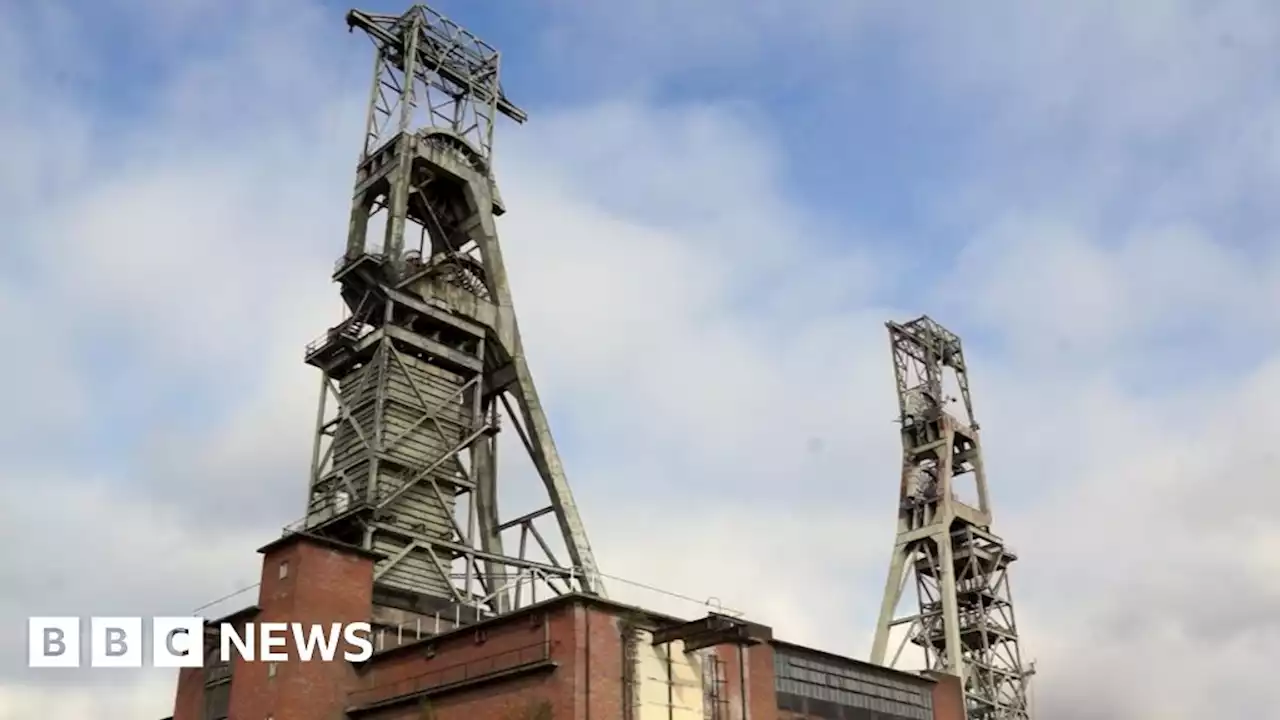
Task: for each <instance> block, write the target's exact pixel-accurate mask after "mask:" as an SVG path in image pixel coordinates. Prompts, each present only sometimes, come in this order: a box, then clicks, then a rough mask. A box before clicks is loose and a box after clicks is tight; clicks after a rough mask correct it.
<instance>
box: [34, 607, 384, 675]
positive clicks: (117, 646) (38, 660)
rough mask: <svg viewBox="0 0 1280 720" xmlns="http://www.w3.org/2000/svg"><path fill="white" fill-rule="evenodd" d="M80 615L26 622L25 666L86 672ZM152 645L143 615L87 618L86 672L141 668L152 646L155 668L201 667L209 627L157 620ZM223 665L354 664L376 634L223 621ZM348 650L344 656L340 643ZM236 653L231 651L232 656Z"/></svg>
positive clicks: (366, 628) (340, 626) (352, 627)
mask: <svg viewBox="0 0 1280 720" xmlns="http://www.w3.org/2000/svg"><path fill="white" fill-rule="evenodd" d="M80 629H81V620H80V618H78V617H33V618H29V619H28V631H29V633H30V634H29V637H28V649H27V664H28V665H29V666H30V667H37V668H75V667H80V666H81V662H80V661H81V650H82V643H81V640H82V639H83V637H82V635H81V632H80ZM150 629H151V633H150V639H151V642H150V643H147V642H146V640H145V638H144V636H143V632H142V630H143V619H142V618H140V617H95V618H89V634H88V641H87V646H88V649H89V664H88V666H89V667H124V668H137V667H142V666H143V649H144V648H146V647H148V646H149V647H150V660H151V666H152V667H168V668H173V667H177V668H183V667H202V666H203V665H204V661H205V657H206V653H205V621H204V619H203V618H198V617H157V618H152V619H151V623H150ZM217 635H218V659H219V660H220V661H221V662H224V663H225V662H231V661H232V660H233V659H234V658H236V657H239V658H240V659H242V660H244V661H246V662H284V661H287V660H289V659H290V652H289V650H290V649H292V650H293V654H294V656H296V657H297V659H298V660H300V661H302V662H312V661H313V660H319V661H321V662H333V661H334V660H335V659H337V657H338V656H339V654H341V657H342V659H344V660H347V661H349V662H361V661H364V660H368V659H369V658H370V657H372V656H373V640H372V637H373V628H372V627H371V626H370V624H369V623H367V622H358V623H330V624H308V623H247V624H244V625H242V626H240V627H236V626H234V625H231V624H229V623H222V624H221V625H220V626H219V627H218V629H217ZM343 641H345V644H346V645H347V648H348V649H345V650H343V651H342V652H341V653H339V647H340V646H341V645H342V644H343ZM233 648H234V652H233Z"/></svg>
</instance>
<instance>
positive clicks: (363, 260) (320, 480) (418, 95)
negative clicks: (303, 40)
mask: <svg viewBox="0 0 1280 720" xmlns="http://www.w3.org/2000/svg"><path fill="white" fill-rule="evenodd" d="M347 23H348V25H349V26H350V27H351V29H353V30H354V29H356V28H358V29H360V30H362V31H363V32H364V33H366V34H367V35H368V36H369V37H370V38H372V40H373V44H374V48H375V55H376V58H375V62H374V73H373V82H372V86H371V88H370V96H369V105H368V117H367V122H366V131H365V137H364V144H363V147H362V149H361V152H360V160H359V163H358V164H357V167H356V179H355V193H354V200H353V204H352V209H351V222H350V227H349V230H348V235H347V245H346V252H345V253H344V254H343V255H342V257H341V258H340V259H339V260H338V262H337V266H336V268H335V272H334V275H333V278H334V280H335V281H336V282H337V283H338V285H339V286H340V287H341V294H342V299H343V301H344V303H345V306H346V311H347V312H346V313H345V314H346V318H345V319H344V320H343V321H342V322H341V323H340V324H338V325H337V326H335V327H333V328H331V329H330V330H329V331H328V332H327V333H326V334H325V335H324V336H323V337H322V338H320V339H319V340H317V341H316V342H314V343H312V344H311V345H310V346H308V348H307V352H306V361H307V363H309V364H311V365H314V366H315V367H318V368H319V369H320V370H321V371H322V373H323V378H322V386H321V396H320V407H319V411H318V417H317V430H316V443H315V450H314V455H313V459H312V467H311V478H310V488H309V492H308V497H307V508H306V517H305V520H304V521H303V522H302V526H303V527H304V528H305V529H306V530H307V531H308V532H310V533H312V534H316V535H321V536H326V537H329V538H333V539H336V540H341V541H343V542H346V543H350V544H353V545H357V546H360V547H363V548H366V549H368V550H372V551H374V552H377V553H379V554H381V555H382V556H383V559H382V560H380V561H379V562H378V564H377V566H376V569H375V585H374V602H375V605H376V606H378V607H383V608H394V609H397V610H402V611H409V612H417V613H432V612H437V613H438V612H441V611H442V610H443V611H446V612H450V611H458V610H459V609H461V610H462V612H464V613H469V614H471V616H472V617H473V618H474V617H483V616H486V615H490V614H497V613H502V612H506V611H509V610H511V609H514V608H516V607H519V606H521V605H526V604H528V603H529V602H532V601H536V600H541V599H546V598H547V594H549V593H552V592H559V593H563V592H573V591H576V592H586V593H593V594H597V595H598V594H601V593H602V589H601V586H600V581H599V576H598V573H597V570H596V565H595V560H594V559H593V557H592V553H591V546H590V544H589V543H588V542H587V534H586V531H585V530H584V528H583V524H582V520H581V519H580V518H579V515H578V510H577V508H576V507H575V505H574V502H573V498H572V495H571V494H570V491H569V485H568V482H567V481H566V479H565V473H564V470H563V468H562V466H561V463H560V457H559V455H558V454H557V452H556V446H555V443H554V441H553V440H552V437H551V430H550V428H549V426H548V423H547V418H546V415H545V413H544V412H543V408H542V404H541V403H540V402H539V400H538V393H537V390H536V389H535V388H534V383H533V377H532V376H531V374H530V372H529V366H528V364H527V363H526V362H525V355H524V350H523V349H522V346H521V342H520V331H519V328H518V327H517V324H516V314H515V306H514V304H513V301H512V298H511V289H510V286H509V284H508V281H507V274H506V269H505V268H504V266H503V262H502V250H501V247H500V245H499V243H498V236H497V232H496V229H495V225H494V218H495V217H496V216H498V215H501V214H502V213H503V205H502V201H501V199H500V197H499V194H498V189H497V186H496V184H495V182H494V178H493V172H492V161H493V135H494V129H495V125H496V124H497V122H498V119H499V117H500V116H505V117H507V118H509V119H511V120H513V121H515V122H517V123H522V122H524V120H525V113H524V112H523V111H522V110H520V109H519V108H518V107H516V106H515V105H514V104H513V103H512V102H511V101H510V100H508V99H507V97H506V95H505V94H504V93H503V91H502V88H501V86H500V85H499V73H498V71H499V56H498V52H497V51H496V50H495V49H493V48H492V47H490V46H489V45H487V44H485V43H484V42H483V41H481V40H479V39H478V38H476V37H475V36H474V35H472V34H471V33H469V32H467V31H466V30H465V29H463V28H461V27H459V26H458V25H456V24H455V23H453V22H451V21H449V20H448V19H446V18H444V17H443V16H441V15H440V14H439V13H437V12H435V11H433V10H431V9H430V8H427V7H424V6H421V5H417V6H414V7H413V8H411V9H410V10H409V11H408V12H406V13H404V14H403V15H379V14H373V13H366V12H361V11H358V10H353V11H351V12H350V13H349V14H348V15H347ZM500 427H501V428H502V429H503V430H507V431H509V432H512V433H514V434H515V435H516V436H518V439H519V443H520V445H522V446H523V452H525V453H527V454H528V456H529V458H530V460H531V461H532V462H531V463H527V464H528V465H531V466H532V468H534V470H535V472H530V473H527V474H526V475H527V476H528V477H529V478H530V479H532V477H533V476H534V475H535V474H536V475H537V476H540V478H541V487H538V483H537V482H536V481H531V482H530V483H529V484H530V488H529V490H531V491H533V492H535V493H536V494H537V496H538V497H542V498H545V501H544V502H543V503H540V505H541V507H540V509H536V510H535V511H534V512H530V513H527V514H523V515H521V516H519V517H509V518H508V517H504V516H503V515H502V514H500V512H499V505H498V499H499V490H500V489H504V490H510V489H511V488H510V487H504V486H507V485H510V484H512V483H514V482H515V480H516V479H520V478H521V476H520V475H518V474H512V473H503V472H499V468H500V467H502V465H503V464H501V463H499V462H498V452H497V451H498V443H497V433H498V430H499V428H500ZM504 445H505V443H504ZM540 524H541V525H542V527H543V529H542V530H539V529H538V526H539V525H540ZM557 530H558V533H557V534H556V535H552V533H556V532H557ZM549 540H550V542H549ZM557 540H559V542H557ZM513 545H515V546H517V547H513ZM553 546H556V547H553ZM557 547H558V549H557ZM513 551H514V552H513ZM538 588H543V589H542V591H541V592H542V593H543V597H541V598H539V597H536V596H535V595H536V591H537V589H538Z"/></svg>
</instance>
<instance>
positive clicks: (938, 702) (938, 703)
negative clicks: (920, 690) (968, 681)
mask: <svg viewBox="0 0 1280 720" xmlns="http://www.w3.org/2000/svg"><path fill="white" fill-rule="evenodd" d="M926 674H927V675H928V676H929V677H931V678H933V679H934V680H935V681H936V683H935V684H934V686H933V717H934V720H965V716H964V715H965V714H964V688H963V687H962V686H961V685H960V678H958V677H956V676H955V675H947V674H946V673H940V672H929V673H926Z"/></svg>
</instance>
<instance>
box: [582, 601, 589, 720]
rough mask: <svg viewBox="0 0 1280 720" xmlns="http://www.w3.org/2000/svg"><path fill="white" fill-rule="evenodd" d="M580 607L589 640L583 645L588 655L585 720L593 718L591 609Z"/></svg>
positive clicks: (584, 693) (586, 664) (584, 695)
mask: <svg viewBox="0 0 1280 720" xmlns="http://www.w3.org/2000/svg"><path fill="white" fill-rule="evenodd" d="M579 607H580V608H582V618H583V621H584V622H585V627H586V629H587V630H586V632H587V640H586V642H585V643H584V647H583V652H584V653H585V655H586V662H585V663H584V666H585V668H586V671H585V675H586V676H587V677H586V685H585V686H584V687H583V688H582V691H583V692H582V695H583V702H585V703H586V713H585V716H584V718H583V720H591V609H590V608H588V607H586V606H585V605H580V606H579Z"/></svg>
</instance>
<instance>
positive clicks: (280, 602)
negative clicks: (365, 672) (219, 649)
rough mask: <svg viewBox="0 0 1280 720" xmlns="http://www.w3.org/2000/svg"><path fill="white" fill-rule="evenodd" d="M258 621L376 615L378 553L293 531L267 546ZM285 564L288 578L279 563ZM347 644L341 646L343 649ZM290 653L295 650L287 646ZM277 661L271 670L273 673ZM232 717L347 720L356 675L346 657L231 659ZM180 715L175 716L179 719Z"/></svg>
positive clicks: (358, 618)
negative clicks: (373, 598) (304, 660)
mask: <svg viewBox="0 0 1280 720" xmlns="http://www.w3.org/2000/svg"><path fill="white" fill-rule="evenodd" d="M262 553H263V559H262V585H261V587H260V588H259V591H258V607H259V608H260V611H259V613H258V616H257V617H256V618H254V621H255V622H256V623H266V622H301V623H324V624H328V623H335V622H337V623H351V622H364V621H367V620H369V618H370V615H371V613H372V608H371V594H372V588H373V557H372V556H370V555H369V554H367V553H364V552H363V551H360V550H356V549H354V548H351V549H345V548H342V547H340V546H337V545H334V544H331V543H326V542H321V541H318V540H314V539H311V538H308V537H306V536H303V535H293V536H290V537H289V538H286V539H284V540H282V541H278V542H276V543H273V544H271V545H268V546H267V547H265V548H263V550H262ZM282 563H287V567H288V570H287V573H286V574H285V577H283V578H282V577H280V575H281V572H280V567H281V564H282ZM344 649H345V648H344V647H340V648H339V652H342V651H343V650H344ZM289 653H290V655H291V656H293V655H294V654H295V653H294V651H293V649H292V648H290V650H289ZM273 665H274V673H273ZM232 678H233V679H232V682H231V717H233V718H235V720H267V718H268V717H270V718H271V719H272V720H342V718H343V717H344V713H343V706H344V705H345V701H346V690H347V688H349V687H350V686H351V685H352V683H353V680H354V677H353V670H352V668H351V665H350V663H347V662H342V661H338V662H332V663H325V662H309V663H300V662H293V661H291V662H281V663H278V664H273V663H266V662H261V661H258V660H257V659H256V658H255V662H247V661H245V660H243V659H241V658H238V657H237V658H236V659H235V660H234V661H233V667H232ZM175 720H177V719H176V718H175Z"/></svg>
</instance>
